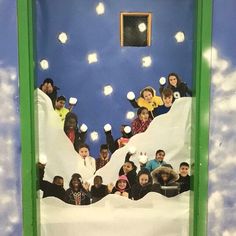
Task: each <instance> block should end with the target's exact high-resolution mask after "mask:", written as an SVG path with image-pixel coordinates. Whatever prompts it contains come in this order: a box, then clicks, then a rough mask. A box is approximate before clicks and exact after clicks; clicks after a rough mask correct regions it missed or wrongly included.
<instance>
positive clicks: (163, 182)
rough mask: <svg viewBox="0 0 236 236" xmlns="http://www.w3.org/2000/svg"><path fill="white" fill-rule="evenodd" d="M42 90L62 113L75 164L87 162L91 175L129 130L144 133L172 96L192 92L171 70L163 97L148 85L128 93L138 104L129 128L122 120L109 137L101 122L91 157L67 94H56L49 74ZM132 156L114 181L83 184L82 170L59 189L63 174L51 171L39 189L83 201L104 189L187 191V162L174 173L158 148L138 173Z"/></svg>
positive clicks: (135, 194) (136, 194) (138, 193)
mask: <svg viewBox="0 0 236 236" xmlns="http://www.w3.org/2000/svg"><path fill="white" fill-rule="evenodd" d="M40 89H41V90H42V91H43V92H45V93H46V94H47V95H48V96H49V97H50V99H51V100H52V105H53V107H54V109H55V111H56V112H57V114H58V115H59V116H60V118H61V121H62V126H63V128H64V132H65V134H66V135H67V137H68V138H69V139H70V141H71V142H72V143H73V146H74V149H75V150H76V151H77V152H78V158H79V160H80V163H79V164H80V165H84V166H85V167H86V169H87V170H88V173H89V175H90V176H93V174H95V172H96V170H98V169H99V168H102V167H103V166H105V165H106V164H107V163H108V161H109V160H110V157H109V152H110V153H113V152H114V151H115V150H117V149H118V148H120V147H122V146H124V145H126V143H127V142H128V141H129V138H130V137H131V136H132V135H135V134H137V133H141V132H144V131H145V130H146V129H147V128H148V126H149V124H150V123H151V121H152V119H153V118H155V117H156V116H159V115H162V114H165V113H167V112H168V111H169V110H170V108H171V106H172V104H173V102H174V99H177V98H179V97H185V96H187V95H190V96H191V95H192V92H191V90H190V89H189V88H188V87H187V85H186V84H185V83H183V82H182V81H181V80H180V78H179V76H178V75H177V74H175V73H171V74H169V75H168V78H167V84H164V85H163V84H162V85H161V87H160V94H161V97H159V96H156V94H155V90H154V89H153V88H152V87H146V88H144V89H143V90H142V91H141V93H140V95H141V96H140V97H139V98H138V99H137V100H135V96H127V98H128V99H129V101H130V103H131V105H132V106H133V107H135V108H138V110H137V118H135V119H134V120H133V121H132V123H131V129H127V126H125V125H122V126H121V137H119V138H118V139H114V138H113V136H112V132H111V128H108V129H106V128H105V127H104V130H105V135H106V144H103V145H101V147H100V156H99V158H97V159H95V158H93V157H91V156H90V154H89V151H90V148H89V146H88V145H87V144H85V142H86V132H87V127H86V126H85V125H82V126H80V127H78V118H77V116H76V114H74V113H72V112H71V111H72V108H73V105H72V104H70V106H69V108H68V109H67V108H65V103H66V98H65V97H64V96H59V97H57V90H58V88H57V87H56V86H54V84H53V81H52V80H51V79H50V78H47V79H45V80H44V82H43V84H42V85H41V86H40ZM131 155H132V154H131V153H128V154H127V155H126V158H125V163H124V165H123V166H122V167H121V169H120V171H119V177H118V180H117V182H116V184H115V185H114V186H113V185H112V184H109V185H103V184H102V177H101V176H95V178H94V185H93V186H92V187H91V188H89V186H88V185H87V183H83V181H82V178H81V176H80V174H78V173H75V174H73V175H72V178H71V181H70V184H69V188H68V189H67V190H66V191H65V190H64V188H63V181H62V180H63V178H62V177H60V176H55V178H54V180H53V183H49V182H47V181H46V182H45V181H44V180H43V174H41V175H40V176H41V177H40V188H41V189H42V190H43V191H44V196H55V195H58V193H57V192H60V196H56V197H59V198H60V199H62V200H63V201H65V202H67V203H70V204H74V205H87V204H90V203H91V202H92V203H93V202H96V201H98V200H100V199H101V198H103V197H104V196H106V195H107V194H108V193H113V194H118V195H120V196H125V197H128V198H130V199H134V200H138V199H140V198H142V197H143V196H144V195H146V194H147V193H148V192H151V191H154V192H158V193H161V194H163V195H165V196H167V197H171V196H175V195H177V194H178V193H180V192H183V191H187V190H189V188H190V177H189V175H188V169H189V165H188V163H186V162H183V163H181V164H180V174H179V175H178V174H177V173H176V172H175V171H174V170H173V169H172V166H171V165H169V164H167V163H165V161H164V160H163V159H164V156H165V152H164V151H163V150H157V152H156V157H155V158H154V159H153V160H150V161H148V162H147V161H146V162H145V161H140V169H141V170H140V171H139V173H137V172H136V171H137V167H136V166H135V164H134V162H132V161H130V160H129V158H130V156H131ZM41 169H42V168H41ZM184 170H185V172H184ZM59 180H60V181H59ZM58 183H59V184H58ZM45 186H46V187H45ZM51 186H54V187H53V189H54V190H55V191H56V194H55V193H54V192H53V191H54V190H53V191H51V190H50V191H49V190H48V188H49V189H50V188H51ZM58 186H59V187H60V188H59V187H58ZM45 192H46V193H45Z"/></svg>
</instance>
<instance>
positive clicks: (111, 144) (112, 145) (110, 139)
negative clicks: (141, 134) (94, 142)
mask: <svg viewBox="0 0 236 236" xmlns="http://www.w3.org/2000/svg"><path fill="white" fill-rule="evenodd" d="M105 135H106V142H107V145H108V147H109V150H110V152H111V153H113V152H115V151H116V150H117V149H118V144H117V143H116V142H115V140H114V138H113V136H112V134H111V131H108V132H105Z"/></svg>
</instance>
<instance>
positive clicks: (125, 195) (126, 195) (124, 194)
mask: <svg viewBox="0 0 236 236" xmlns="http://www.w3.org/2000/svg"><path fill="white" fill-rule="evenodd" d="M120 196H122V197H129V194H128V193H127V192H123V193H120Z"/></svg>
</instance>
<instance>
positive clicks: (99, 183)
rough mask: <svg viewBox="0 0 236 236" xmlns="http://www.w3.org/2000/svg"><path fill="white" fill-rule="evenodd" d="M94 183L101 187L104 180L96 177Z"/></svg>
mask: <svg viewBox="0 0 236 236" xmlns="http://www.w3.org/2000/svg"><path fill="white" fill-rule="evenodd" d="M93 183H94V186H95V187H96V188H99V187H100V186H101V185H102V180H101V178H94V181H93Z"/></svg>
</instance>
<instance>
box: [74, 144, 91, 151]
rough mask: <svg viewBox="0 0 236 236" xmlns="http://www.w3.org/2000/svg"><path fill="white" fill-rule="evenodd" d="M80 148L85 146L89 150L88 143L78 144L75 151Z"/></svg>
mask: <svg viewBox="0 0 236 236" xmlns="http://www.w3.org/2000/svg"><path fill="white" fill-rule="evenodd" d="M81 148H87V149H88V150H89V151H90V148H89V145H88V144H86V143H82V144H80V145H79V146H78V148H77V151H79V150H80V149H81Z"/></svg>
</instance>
